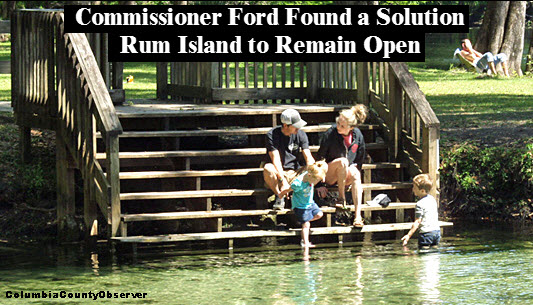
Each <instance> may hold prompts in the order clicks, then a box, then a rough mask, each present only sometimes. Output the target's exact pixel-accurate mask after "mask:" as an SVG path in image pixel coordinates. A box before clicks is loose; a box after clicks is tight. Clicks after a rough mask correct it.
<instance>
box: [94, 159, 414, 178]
mask: <svg viewBox="0 0 533 305" xmlns="http://www.w3.org/2000/svg"><path fill="white" fill-rule="evenodd" d="M98 166H99V165H98ZM402 167H406V164H403V163H373V164H363V165H362V169H363V170H372V169H394V168H402ZM260 173H263V169H262V168H259V167H258V168H242V169H226V170H201V171H147V172H121V173H120V179H153V178H186V177H216V176H246V175H250V174H260Z"/></svg>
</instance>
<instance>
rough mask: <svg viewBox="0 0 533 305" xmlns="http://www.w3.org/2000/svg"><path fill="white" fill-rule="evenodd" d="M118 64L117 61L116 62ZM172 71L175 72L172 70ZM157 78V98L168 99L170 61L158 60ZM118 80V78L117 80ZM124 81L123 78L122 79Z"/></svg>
mask: <svg viewBox="0 0 533 305" xmlns="http://www.w3.org/2000/svg"><path fill="white" fill-rule="evenodd" d="M115 64H116V63H115ZM113 67H114V65H113ZM172 73H174V72H173V71H172ZM174 74H175V73H174ZM156 78H157V83H156V84H157V95H156V96H157V99H159V100H167V99H168V95H169V92H168V62H158V63H156ZM115 81H117V80H115ZM120 82H121V83H122V78H121V79H120Z"/></svg>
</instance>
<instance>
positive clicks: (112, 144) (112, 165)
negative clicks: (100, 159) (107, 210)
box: [106, 136, 120, 237]
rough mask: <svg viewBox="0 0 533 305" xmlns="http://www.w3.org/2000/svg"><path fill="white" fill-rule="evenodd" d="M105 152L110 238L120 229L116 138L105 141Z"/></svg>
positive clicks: (117, 146)
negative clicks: (109, 192) (109, 210)
mask: <svg viewBox="0 0 533 305" xmlns="http://www.w3.org/2000/svg"><path fill="white" fill-rule="evenodd" d="M106 150H107V152H106V154H107V156H106V157H107V158H106V168H107V176H106V178H107V181H108V182H109V185H110V186H111V196H110V197H111V198H110V199H111V200H110V206H111V228H110V229H111V230H110V232H109V234H110V236H111V237H115V236H117V234H118V232H119V229H120V179H119V172H120V163H119V158H118V157H117V155H118V152H119V144H118V137H117V136H114V137H112V136H110V137H108V138H107V139H106Z"/></svg>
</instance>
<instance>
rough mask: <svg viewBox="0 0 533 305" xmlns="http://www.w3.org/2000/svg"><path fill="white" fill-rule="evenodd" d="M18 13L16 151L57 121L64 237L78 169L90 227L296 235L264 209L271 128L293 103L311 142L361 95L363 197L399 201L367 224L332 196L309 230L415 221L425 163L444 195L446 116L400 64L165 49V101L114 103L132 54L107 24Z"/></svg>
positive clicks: (147, 235) (113, 231) (140, 235)
mask: <svg viewBox="0 0 533 305" xmlns="http://www.w3.org/2000/svg"><path fill="white" fill-rule="evenodd" d="M12 17H13V18H12V24H11V29H12V33H13V35H12V38H13V41H12V44H11V46H12V52H11V54H12V78H11V79H12V86H11V87H12V106H13V110H14V115H15V118H16V122H17V124H18V125H19V127H20V147H21V157H22V161H24V162H30V161H31V160H30V155H31V154H30V149H31V142H32V141H31V128H43V129H51V130H54V131H55V132H56V151H57V153H56V171H57V181H56V182H57V185H58V186H57V223H58V239H59V240H61V241H75V240H76V239H77V238H78V236H79V232H78V230H79V228H78V226H77V225H76V222H75V216H76V215H75V213H76V211H77V210H78V209H77V207H76V204H77V201H78V200H76V197H77V196H76V194H75V190H76V185H75V183H76V181H77V179H75V176H76V175H75V174H76V171H77V173H78V175H79V177H80V178H81V179H80V180H82V181H81V182H80V183H82V184H83V186H82V190H83V195H82V197H83V219H84V224H85V226H84V228H85V231H86V232H87V233H89V232H90V234H93V235H100V234H99V233H98V232H97V231H98V230H97V228H99V227H102V226H98V224H99V223H100V224H102V223H103V224H105V225H106V228H105V229H104V231H105V232H106V235H107V236H108V237H110V238H112V239H114V240H116V241H121V242H134V243H138V242H164V241H187V240H198V239H202V240H210V239H211V240H213V239H229V240H230V243H232V241H233V239H234V238H245V237H269V236H296V235H298V234H299V232H298V226H297V225H296V224H295V223H294V221H293V216H292V215H291V213H290V211H289V210H283V211H278V212H273V211H272V210H270V209H269V208H270V205H269V204H268V203H267V198H268V196H269V194H270V191H268V190H266V189H265V187H264V183H263V179H262V174H261V172H262V170H261V169H260V168H259V164H260V162H261V161H263V160H264V159H265V158H266V150H265V148H264V147H265V145H264V135H265V133H266V132H267V131H268V130H269V129H270V128H272V127H273V126H277V125H279V122H278V119H279V114H280V113H281V112H282V111H283V109H285V108H287V107H294V108H297V109H298V110H299V111H300V113H301V114H302V117H303V118H304V119H305V120H306V121H307V122H308V126H306V127H305V129H304V130H305V131H306V132H307V133H308V136H309V140H310V143H311V145H312V147H311V149H312V151H313V152H316V150H317V147H318V144H319V135H320V133H322V132H324V131H325V130H327V128H329V125H330V124H331V122H334V120H335V117H336V116H337V114H338V112H339V110H341V109H344V108H347V107H349V105H353V104H354V103H355V102H356V101H357V103H362V104H365V105H367V106H368V107H369V109H370V110H371V120H370V121H369V122H370V123H369V124H367V125H363V126H361V130H362V132H363V134H364V136H365V139H366V142H367V151H368V154H369V159H368V162H367V163H366V164H364V165H363V182H364V185H363V186H364V200H365V201H366V200H369V199H371V198H372V197H373V196H374V195H376V194H377V193H381V192H384V193H387V194H388V195H389V196H390V197H391V198H392V199H393V201H394V202H393V203H392V204H391V205H390V207H389V208H387V209H381V208H376V207H369V206H364V207H363V211H364V214H365V215H364V216H365V218H366V219H367V221H368V225H366V226H365V227H364V228H363V229H362V230H360V229H353V228H351V227H336V226H335V221H334V219H335V218H334V216H335V215H334V213H335V211H334V209H331V208H329V207H324V208H323V210H324V212H325V213H326V216H325V217H323V219H321V220H320V221H318V222H316V223H313V234H315V235H331V234H333V235H338V236H339V238H340V237H342V236H343V235H345V234H350V235H353V234H352V233H354V232H355V233H357V232H363V233H365V234H366V233H369V234H370V232H381V231H394V230H405V229H407V228H408V227H409V223H408V222H405V221H411V220H412V217H413V207H414V203H413V198H412V194H411V189H410V188H411V185H410V183H409V180H410V178H411V177H413V176H414V175H416V174H419V173H427V174H428V175H429V176H430V177H431V179H432V180H433V181H434V182H435V187H434V188H433V189H432V190H431V191H430V194H432V195H434V196H435V197H436V198H437V199H438V197H439V196H438V192H439V174H438V167H439V159H438V156H439V131H440V122H439V120H438V118H437V117H436V115H435V113H434V112H433V110H432V109H431V106H430V104H429V103H428V101H427V100H426V98H425V96H424V94H423V93H422V92H421V91H420V88H419V87H418V85H417V83H416V82H415V80H414V78H413V76H412V75H411V74H410V73H409V70H408V67H407V65H406V64H405V63H401V62H379V63H378V62H357V63H356V62H240V63H238V62H237V63H230V62H176V63H166V62H158V63H156V64H155V65H156V76H155V82H156V83H157V91H156V98H157V100H149V101H134V102H133V105H128V106H118V107H115V104H114V102H117V101H118V100H121V101H122V102H124V97H125V92H124V88H123V68H124V64H123V63H121V62H113V63H111V62H109V61H108V58H107V56H106V53H105V52H101V50H102V46H105V45H107V43H108V41H107V35H101V34H99V33H89V34H84V33H65V31H64V28H65V27H64V14H63V12H62V11H58V10H17V11H16V12H15V13H14V14H13V16H12ZM28 24H32V25H35V26H32V27H27V26H26V25H28ZM34 29H40V30H39V31H34ZM88 36H89V38H88ZM93 50H98V51H97V52H93ZM347 60H349V58H347ZM36 63H37V64H36ZM28 71H29V72H28ZM110 88H111V89H110ZM185 101H187V102H185ZM189 102H190V103H189ZM280 103H281V104H280ZM229 104H232V105H229ZM269 219H270V221H269ZM282 223H285V224H286V226H281V224H282ZM442 225H450V223H443V224H442ZM291 228H292V229H291ZM355 235H357V234H355Z"/></svg>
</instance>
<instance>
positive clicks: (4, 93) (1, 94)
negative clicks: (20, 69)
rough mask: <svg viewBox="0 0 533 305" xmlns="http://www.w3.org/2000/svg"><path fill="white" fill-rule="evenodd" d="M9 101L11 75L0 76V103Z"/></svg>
mask: <svg viewBox="0 0 533 305" xmlns="http://www.w3.org/2000/svg"><path fill="white" fill-rule="evenodd" d="M10 100H11V74H0V101H10Z"/></svg>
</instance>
